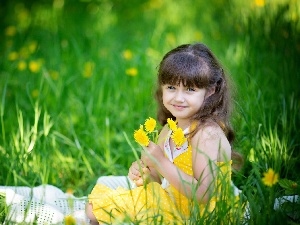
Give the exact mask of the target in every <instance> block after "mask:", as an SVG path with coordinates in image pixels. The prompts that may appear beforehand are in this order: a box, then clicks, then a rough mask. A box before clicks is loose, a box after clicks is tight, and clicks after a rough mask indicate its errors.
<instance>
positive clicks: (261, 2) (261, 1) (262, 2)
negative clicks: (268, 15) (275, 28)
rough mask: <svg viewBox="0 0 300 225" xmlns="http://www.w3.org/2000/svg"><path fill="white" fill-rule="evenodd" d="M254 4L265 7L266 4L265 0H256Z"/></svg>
mask: <svg viewBox="0 0 300 225" xmlns="http://www.w3.org/2000/svg"><path fill="white" fill-rule="evenodd" d="M254 4H255V5H256V6H257V7H263V6H264V5H265V0H255V1H254Z"/></svg>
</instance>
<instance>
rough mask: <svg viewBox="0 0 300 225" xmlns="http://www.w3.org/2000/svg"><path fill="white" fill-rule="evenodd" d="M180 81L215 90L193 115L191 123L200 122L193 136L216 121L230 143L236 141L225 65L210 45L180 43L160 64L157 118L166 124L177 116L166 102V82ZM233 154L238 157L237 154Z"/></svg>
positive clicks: (156, 93)
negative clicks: (164, 88)
mask: <svg viewBox="0 0 300 225" xmlns="http://www.w3.org/2000/svg"><path fill="white" fill-rule="evenodd" d="M180 83H182V84H183V85H184V86H186V87H194V86H196V87H198V88H205V89H206V90H209V89H211V88H214V90H215V92H214V93H213V94H212V95H210V96H209V97H207V98H205V100H204V102H203V104H202V106H201V107H200V109H199V110H198V112H197V113H196V114H195V115H194V116H193V117H192V118H191V122H192V121H198V123H197V124H198V125H197V127H196V129H195V130H194V131H192V133H190V135H191V136H193V135H194V134H195V133H196V132H197V131H198V130H199V129H200V125H202V126H203V125H205V124H207V123H209V122H216V123H217V124H218V125H219V126H220V127H221V128H222V129H223V131H224V133H225V135H226V137H227V138H228V140H229V142H230V143H231V142H233V140H234V132H233V129H232V127H231V125H230V121H229V116H230V112H231V105H230V102H231V96H230V93H229V88H228V81H227V77H226V74H225V71H224V69H223V67H222V65H221V64H220V62H219V61H218V60H217V58H216V57H215V56H214V54H213V53H212V52H211V50H210V49H209V48H208V47H207V46H206V45H204V44H201V43H197V44H185V45H180V46H178V47H177V48H175V49H173V50H171V51H169V52H168V53H167V54H166V55H165V56H164V57H163V59H162V61H161V63H160V64H159V69H158V79H157V89H156V92H155V97H156V100H157V102H158V111H157V119H158V121H159V122H160V123H161V124H162V125H164V124H166V123H167V119H168V118H172V119H176V118H174V117H173V115H172V114H171V113H170V112H169V111H168V110H167V109H166V107H165V106H164V105H163V100H162V85H165V84H170V85H179V84H180ZM232 156H233V157H235V153H233V155H232Z"/></svg>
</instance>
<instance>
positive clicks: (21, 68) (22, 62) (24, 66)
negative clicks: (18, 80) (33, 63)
mask: <svg viewBox="0 0 300 225" xmlns="http://www.w3.org/2000/svg"><path fill="white" fill-rule="evenodd" d="M26 67H27V64H26V62H25V61H24V60H21V61H20V62H19V63H18V70H19V71H23V70H25V69H26Z"/></svg>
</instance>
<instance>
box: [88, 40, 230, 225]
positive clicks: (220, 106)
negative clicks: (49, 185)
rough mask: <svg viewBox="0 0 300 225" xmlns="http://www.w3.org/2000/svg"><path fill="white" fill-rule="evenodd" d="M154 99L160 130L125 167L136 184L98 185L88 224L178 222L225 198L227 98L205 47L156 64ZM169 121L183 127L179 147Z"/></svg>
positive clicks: (180, 50)
mask: <svg viewBox="0 0 300 225" xmlns="http://www.w3.org/2000/svg"><path fill="white" fill-rule="evenodd" d="M156 99H157V102H158V114H157V118H158V121H159V122H160V123H161V124H162V125H163V128H162V130H161V132H160V134H159V138H158V142H157V143H153V142H150V144H149V145H148V146H147V147H144V153H143V154H142V156H141V161H140V162H135V163H133V164H132V166H131V167H130V169H129V174H128V176H129V178H130V179H131V180H133V181H134V182H135V184H136V186H137V187H136V188H134V189H131V190H127V189H125V188H122V187H119V188H117V189H116V190H113V189H110V188H108V187H106V186H105V185H102V184H97V185H96V186H95V187H94V189H93V191H92V193H91V194H90V195H89V205H88V207H87V215H88V217H89V218H90V219H91V223H92V224H98V223H104V224H107V223H108V224H110V223H121V222H124V221H127V222H133V223H139V224H174V223H178V224H182V223H185V222H186V221H188V220H189V219H190V217H191V214H193V215H195V214H198V215H199V216H200V217H201V216H203V215H204V212H212V211H213V210H214V209H215V207H216V204H217V202H218V201H221V200H224V195H226V196H227V197H226V196H225V198H226V199H227V200H228V199H230V196H229V195H230V193H231V190H232V189H231V188H230V187H231V186H230V183H231V163H232V159H231V155H232V153H233V152H232V150H231V145H230V143H231V142H232V140H233V131H232V129H231V127H230V125H229V112H230V108H229V103H230V96H229V93H228V86H227V79H226V77H225V73H224V70H223V69H222V67H221V65H220V63H219V62H218V61H217V59H216V57H215V56H214V55H213V53H212V52H211V51H210V50H209V49H208V48H207V47H206V46H205V45H203V44H186V45H181V46H179V47H177V48H175V49H173V50H171V51H170V52H168V53H167V54H166V55H165V56H164V57H163V60H162V61H161V63H160V66H159V71H158V79H157V91H156ZM168 119H172V120H173V121H176V123H177V126H178V127H180V128H182V130H184V134H185V137H186V142H185V143H183V144H182V145H181V146H175V143H174V141H173V139H172V130H171V129H170V126H169V125H168V123H167V120H168ZM140 167H142V169H140ZM145 174H146V175H148V176H149V177H150V179H144V178H145ZM225 190H227V191H225Z"/></svg>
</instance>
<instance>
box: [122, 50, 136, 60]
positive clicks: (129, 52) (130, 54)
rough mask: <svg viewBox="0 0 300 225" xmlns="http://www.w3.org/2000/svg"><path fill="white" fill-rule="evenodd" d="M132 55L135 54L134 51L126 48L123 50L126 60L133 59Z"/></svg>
mask: <svg viewBox="0 0 300 225" xmlns="http://www.w3.org/2000/svg"><path fill="white" fill-rule="evenodd" d="M132 55H133V54H132V52H131V51H130V50H128V49H126V50H125V51H123V52H122V56H123V58H124V59H126V60H130V59H132Z"/></svg>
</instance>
